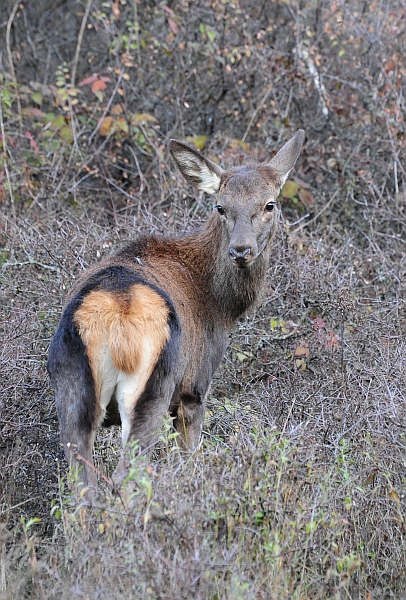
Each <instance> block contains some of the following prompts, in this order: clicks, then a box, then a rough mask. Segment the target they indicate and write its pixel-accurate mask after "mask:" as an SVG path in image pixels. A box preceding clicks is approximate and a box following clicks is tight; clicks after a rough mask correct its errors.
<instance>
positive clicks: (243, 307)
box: [197, 214, 271, 326]
mask: <svg viewBox="0 0 406 600" xmlns="http://www.w3.org/2000/svg"><path fill="white" fill-rule="evenodd" d="M270 241H271V240H269V242H268V243H267V245H266V247H265V248H264V250H263V251H262V252H261V254H260V255H259V256H258V257H257V259H256V260H255V262H254V263H253V264H252V265H251V266H250V267H247V268H245V269H239V268H237V267H236V266H235V265H234V264H232V262H231V260H230V258H229V248H228V246H229V243H228V239H227V238H226V237H225V236H224V234H223V232H222V227H221V223H220V222H219V219H218V218H217V215H216V214H213V215H212V216H211V217H210V218H209V220H208V221H207V223H206V225H205V226H204V227H203V229H202V230H201V231H200V232H199V233H198V234H197V244H198V247H199V250H200V252H201V253H202V254H201V258H202V261H201V265H202V272H203V271H205V273H204V274H205V277H206V278H207V283H208V288H209V289H210V291H211V293H212V295H213V296H214V298H215V300H216V302H217V304H218V307H219V309H220V311H221V312H222V314H223V318H224V319H225V321H226V322H228V323H229V325H230V326H231V325H232V324H233V323H234V322H235V321H236V320H237V319H238V318H239V317H240V316H241V315H243V314H244V313H245V312H246V311H247V310H248V309H249V308H250V307H253V306H255V305H256V304H257V303H258V301H259V300H260V299H261V295H262V291H263V288H264V286H265V282H266V273H267V269H268V264H269V254H270Z"/></svg>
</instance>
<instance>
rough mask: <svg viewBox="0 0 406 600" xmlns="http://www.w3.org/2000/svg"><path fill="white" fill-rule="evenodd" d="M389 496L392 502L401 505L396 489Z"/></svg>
mask: <svg viewBox="0 0 406 600" xmlns="http://www.w3.org/2000/svg"><path fill="white" fill-rule="evenodd" d="M388 496H390V497H391V498H392V500H394V501H395V502H396V504H400V499H399V495H398V493H397V491H396V490H395V489H392V490H391V491H390V492H389V494H388Z"/></svg>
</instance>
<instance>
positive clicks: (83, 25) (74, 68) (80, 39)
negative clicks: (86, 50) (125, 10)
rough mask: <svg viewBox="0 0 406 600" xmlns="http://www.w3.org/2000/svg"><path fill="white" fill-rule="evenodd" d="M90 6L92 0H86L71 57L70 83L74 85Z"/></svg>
mask: <svg viewBox="0 0 406 600" xmlns="http://www.w3.org/2000/svg"><path fill="white" fill-rule="evenodd" d="M91 7H92V0H87V5H86V10H85V14H84V15H83V19H82V23H81V25H80V31H79V36H78V43H77V44H76V51H75V58H74V59H73V66H72V74H71V78H70V80H71V83H72V85H75V81H76V71H77V68H78V63H79V54H80V50H81V47H82V42H83V36H84V34H85V29H86V23H87V19H88V18H89V14H90V9H91Z"/></svg>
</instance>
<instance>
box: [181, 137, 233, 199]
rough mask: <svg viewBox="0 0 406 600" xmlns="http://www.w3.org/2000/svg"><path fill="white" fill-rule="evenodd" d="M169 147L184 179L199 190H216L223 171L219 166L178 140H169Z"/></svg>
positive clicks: (211, 191)
mask: <svg viewBox="0 0 406 600" xmlns="http://www.w3.org/2000/svg"><path fill="white" fill-rule="evenodd" d="M169 147H170V149H171V153H172V156H173V158H174V159H175V160H176V163H177V165H178V167H179V169H180V172H181V173H182V175H183V176H184V178H185V179H186V181H189V182H190V183H192V184H193V185H195V186H196V187H197V188H198V189H199V190H200V191H201V192H206V193H207V194H215V193H216V192H218V190H219V187H220V180H221V175H222V173H223V169H222V168H221V167H219V166H218V165H216V164H215V163H214V162H212V161H211V160H209V159H208V158H206V157H205V156H203V154H200V152H198V151H197V150H195V149H194V148H191V147H190V146H187V145H186V144H183V143H182V142H178V140H171V141H170V146H169Z"/></svg>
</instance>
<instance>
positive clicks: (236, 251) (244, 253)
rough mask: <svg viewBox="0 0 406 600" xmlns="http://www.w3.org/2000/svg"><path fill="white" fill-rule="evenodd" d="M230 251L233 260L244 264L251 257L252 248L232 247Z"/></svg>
mask: <svg viewBox="0 0 406 600" xmlns="http://www.w3.org/2000/svg"><path fill="white" fill-rule="evenodd" d="M228 253H229V255H230V258H231V260H233V261H234V262H236V263H237V264H239V265H242V264H244V263H246V262H247V260H248V259H249V256H250V254H251V248H230V249H229V251H228Z"/></svg>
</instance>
